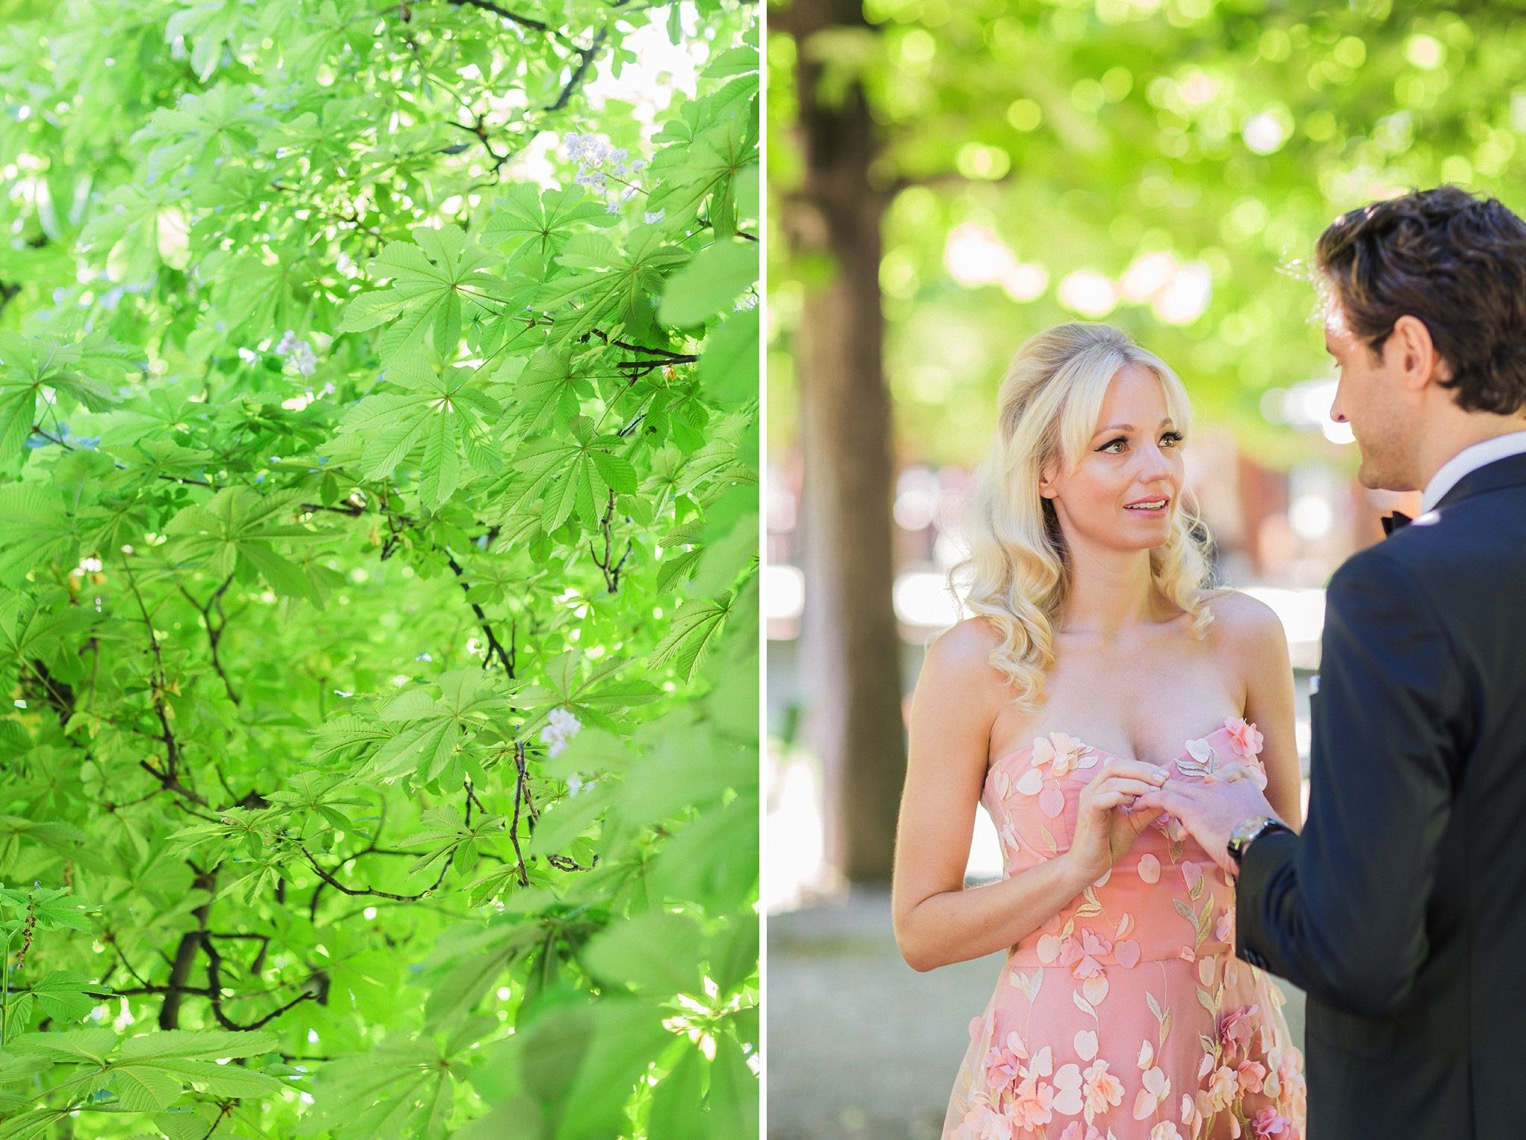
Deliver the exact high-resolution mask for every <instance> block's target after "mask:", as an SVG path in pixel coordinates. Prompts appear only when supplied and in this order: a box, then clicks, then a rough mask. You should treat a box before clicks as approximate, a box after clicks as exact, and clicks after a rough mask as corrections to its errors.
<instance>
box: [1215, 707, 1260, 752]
mask: <svg viewBox="0 0 1526 1140" xmlns="http://www.w3.org/2000/svg"><path fill="white" fill-rule="evenodd" d="M1224 728H1225V730H1226V731H1227V732H1228V733H1229V746H1230V747H1231V748H1233V749H1234V750H1235V751H1236V752H1238V753H1239V754H1240V755H1241V756H1258V755H1260V753H1261V744H1262V741H1263V737H1262V736H1261V732H1260V730H1259V729H1258V728H1256V726H1255V725H1253V724H1251V723H1250V722H1249V721H1246V720H1242V719H1241V718H1240V717H1237V716H1232V717H1230V718H1229V719H1228V720H1226V721H1225V722H1224Z"/></svg>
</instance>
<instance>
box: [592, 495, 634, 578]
mask: <svg viewBox="0 0 1526 1140" xmlns="http://www.w3.org/2000/svg"><path fill="white" fill-rule="evenodd" d="M614 516H615V492H614V488H610V492H609V506H608V507H607V508H606V509H605V511H604V517H603V518H602V519H600V520H599V530H600V532H601V533H602V534H603V535H604V557H603V558H602V559H601V558H600V557H599V553H598V551H597V550H595V549H594V546H593V543H591V542H590V543H589V544H588V552H589V554H591V555H592V556H593V564H594V565H595V566H597V567H598V568H599V571H600V572H601V573H602V574H603V575H604V585H605V586H607V587H608V588H609V592H610V593H611V594H613V593H616V592H617V591H618V590H619V589H620V570H621V568H622V567H623V566H624V565H625V560H626V559H627V558H629V557H630V556H631V550H632V549H633V547H634V543H633V542H631V541H629V540H628V541H627V542H626V544H625V553H624V554H622V555H621V556H620V561H619V562H616V563H615V564H614V565H613V566H611V565H610V563H611V562H612V561H613V545H614V534H613V532H612V530H611V526H610V524H611V523H612V522H613V520H614Z"/></svg>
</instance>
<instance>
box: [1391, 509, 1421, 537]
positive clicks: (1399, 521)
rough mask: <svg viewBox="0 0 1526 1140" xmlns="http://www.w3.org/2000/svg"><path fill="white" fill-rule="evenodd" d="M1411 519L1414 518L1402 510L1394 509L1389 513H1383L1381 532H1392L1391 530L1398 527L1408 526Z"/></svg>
mask: <svg viewBox="0 0 1526 1140" xmlns="http://www.w3.org/2000/svg"><path fill="white" fill-rule="evenodd" d="M1413 521H1414V520H1413V519H1411V518H1410V517H1409V516H1408V515H1407V514H1405V513H1404V512H1403V511H1395V512H1394V513H1393V514H1391V515H1384V516H1383V533H1384V534H1393V532H1394V531H1396V530H1398V529H1399V528H1400V527H1405V526H1409V524H1410V523H1411V522H1413Z"/></svg>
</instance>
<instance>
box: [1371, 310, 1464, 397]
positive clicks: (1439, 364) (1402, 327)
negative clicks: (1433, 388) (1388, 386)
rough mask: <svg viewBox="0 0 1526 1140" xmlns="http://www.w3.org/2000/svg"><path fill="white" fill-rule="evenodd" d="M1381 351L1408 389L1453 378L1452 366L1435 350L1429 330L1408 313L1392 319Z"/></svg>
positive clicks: (1419, 387)
mask: <svg viewBox="0 0 1526 1140" xmlns="http://www.w3.org/2000/svg"><path fill="white" fill-rule="evenodd" d="M1383 354H1384V356H1385V357H1387V358H1388V360H1389V362H1390V363H1391V364H1393V365H1394V366H1396V368H1397V370H1398V372H1399V374H1400V376H1401V377H1402V378H1403V381H1404V385H1405V387H1407V388H1412V389H1414V390H1416V391H1418V390H1419V389H1421V388H1423V387H1425V386H1426V385H1427V384H1429V383H1431V382H1432V381H1435V380H1450V379H1451V378H1452V368H1451V366H1450V365H1449V364H1447V362H1446V360H1445V359H1444V358H1443V357H1442V355H1441V353H1440V352H1439V351H1438V350H1437V348H1436V342H1435V341H1434V340H1432V339H1431V330H1430V329H1428V328H1426V326H1425V322H1424V321H1422V320H1421V319H1420V318H1419V317H1415V316H1411V315H1410V314H1408V313H1406V314H1404V316H1402V317H1400V318H1399V319H1398V320H1397V321H1395V322H1394V328H1393V332H1391V333H1390V334H1389V336H1388V342H1387V343H1386V344H1384V346H1383Z"/></svg>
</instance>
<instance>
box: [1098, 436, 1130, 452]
mask: <svg viewBox="0 0 1526 1140" xmlns="http://www.w3.org/2000/svg"><path fill="white" fill-rule="evenodd" d="M1126 443H1128V440H1126V439H1124V438H1123V437H1121V436H1120V437H1119V438H1118V439H1111V440H1108V442H1106V443H1104V444H1103V445H1102V446H1101V447H1099V448H1097V450H1098V451H1105V452H1107V453H1108V454H1109V455H1122V454H1123V448H1124V445H1125V444H1126Z"/></svg>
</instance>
